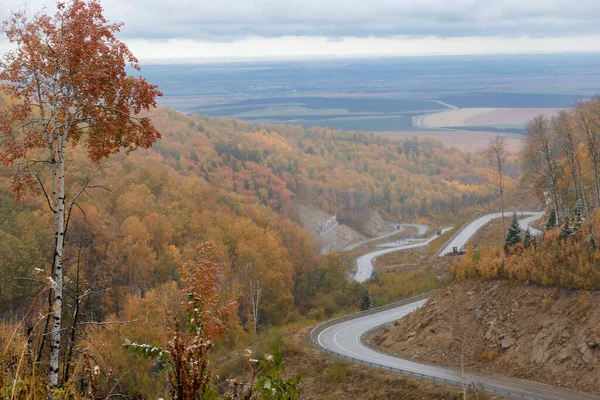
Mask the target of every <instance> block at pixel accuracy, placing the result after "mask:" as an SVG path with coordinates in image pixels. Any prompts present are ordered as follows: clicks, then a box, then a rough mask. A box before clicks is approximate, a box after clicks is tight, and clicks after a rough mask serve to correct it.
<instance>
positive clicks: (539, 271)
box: [451, 97, 600, 290]
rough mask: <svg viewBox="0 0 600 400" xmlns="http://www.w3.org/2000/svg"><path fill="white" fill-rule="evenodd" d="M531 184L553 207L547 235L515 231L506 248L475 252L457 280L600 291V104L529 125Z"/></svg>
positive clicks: (456, 272) (456, 271)
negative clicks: (599, 240) (510, 281)
mask: <svg viewBox="0 0 600 400" xmlns="http://www.w3.org/2000/svg"><path fill="white" fill-rule="evenodd" d="M521 157H522V165H524V179H526V180H528V181H531V182H532V183H533V194H534V195H536V196H537V197H538V198H539V200H540V201H542V202H543V203H544V204H545V205H546V211H547V215H548V216H547V221H546V224H545V232H544V234H543V235H541V236H540V237H533V235H531V233H530V232H519V230H518V229H517V230H514V231H513V233H512V234H511V233H510V231H509V234H508V235H507V237H506V242H505V245H504V248H501V247H492V246H485V245H482V246H480V247H479V248H477V249H475V250H474V249H470V251H468V254H467V256H466V257H464V258H463V259H462V260H460V261H459V262H457V263H456V265H455V266H454V267H453V269H452V270H451V272H452V275H453V276H455V277H457V278H461V279H462V278H474V277H478V278H484V279H494V278H509V279H514V280H518V281H522V282H523V281H525V282H535V283H538V284H541V285H548V286H560V287H568V288H577V289H587V290H598V289H599V288H600V268H599V261H600V251H599V249H598V244H597V239H596V235H597V234H598V232H600V212H599V207H600V175H599V166H600V165H599V163H600V98H598V97H595V98H593V99H592V100H589V101H586V102H583V103H580V104H579V105H578V106H577V107H576V108H575V109H574V110H572V111H570V112H566V111H565V112H561V113H560V114H559V115H558V116H557V117H555V118H552V119H547V118H545V117H543V116H539V117H537V118H535V119H533V120H532V121H531V122H530V123H529V124H528V126H527V136H526V142H525V146H524V149H523V152H522V155H521Z"/></svg>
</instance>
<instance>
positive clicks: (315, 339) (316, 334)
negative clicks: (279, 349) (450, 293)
mask: <svg viewBox="0 0 600 400" xmlns="http://www.w3.org/2000/svg"><path fill="white" fill-rule="evenodd" d="M435 292H437V290H432V291H431V292H427V293H423V294H420V295H417V296H413V297H409V298H407V299H403V300H400V301H396V302H394V303H389V304H385V305H383V306H379V307H373V308H371V309H369V310H365V311H357V312H355V313H352V314H346V315H342V316H341V317H337V318H333V319H330V320H329V321H325V322H321V323H320V324H318V325H317V326H315V327H314V328H313V329H312V330H311V331H310V340H311V342H313V343H314V344H316V345H317V346H318V345H319V342H318V337H319V334H320V333H321V332H323V331H324V330H325V329H327V328H329V327H330V326H333V325H336V324H338V323H340V322H345V321H350V320H352V319H356V318H360V317H364V316H365V315H371V314H376V313H378V312H379V311H385V310H390V309H392V308H396V307H400V306H404V305H406V304H410V303H413V302H415V301H419V300H424V299H427V298H429V297H431V296H432V295H433V294H434V293H435ZM323 348H324V347H323Z"/></svg>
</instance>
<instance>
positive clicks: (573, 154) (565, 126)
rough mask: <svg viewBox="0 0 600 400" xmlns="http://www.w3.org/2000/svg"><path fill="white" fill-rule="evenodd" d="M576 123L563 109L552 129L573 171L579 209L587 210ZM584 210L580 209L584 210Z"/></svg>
mask: <svg viewBox="0 0 600 400" xmlns="http://www.w3.org/2000/svg"><path fill="white" fill-rule="evenodd" d="M574 125H575V123H574V118H573V115H572V114H569V113H567V112H566V111H561V112H560V113H559V114H558V116H556V117H554V118H553V119H552V130H553V131H554V137H555V138H556V140H557V142H558V147H559V152H560V153H561V155H562V157H563V158H564V159H565V163H566V165H567V166H568V169H569V172H570V173H571V179H572V183H573V192H574V194H575V203H576V204H577V208H578V209H581V208H583V209H584V210H585V209H587V205H586V196H585V190H584V184H583V170H582V162H581V157H580V154H579V144H580V137H579V135H578V133H577V130H576V129H575V127H574ZM584 210H578V211H581V212H582V211H584Z"/></svg>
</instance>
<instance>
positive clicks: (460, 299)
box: [371, 281, 600, 393]
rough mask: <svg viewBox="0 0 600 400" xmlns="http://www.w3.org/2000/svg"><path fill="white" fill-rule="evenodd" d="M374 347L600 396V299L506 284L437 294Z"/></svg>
mask: <svg viewBox="0 0 600 400" xmlns="http://www.w3.org/2000/svg"><path fill="white" fill-rule="evenodd" d="M371 337H372V338H373V342H372V343H373V344H374V345H376V346H378V347H380V348H381V349H383V350H385V351H386V352H391V353H394V354H397V355H399V356H402V357H406V358H411V359H418V360H423V361H427V362H431V363H436V364H443V365H450V366H458V365H460V354H461V353H462V350H464V354H465V358H466V360H465V361H466V364H467V365H468V368H469V369H472V370H483V371H488V372H492V373H500V374H505V375H512V376H516V377H521V378H525V379H534V380H538V381H542V382H547V383H549V384H552V385H560V386H565V387H569V388H572V389H576V390H585V391H589V392H593V393H600V380H598V376H599V373H600V292H584V291H567V290H561V289H555V288H542V287H538V286H529V285H517V284H515V283H509V282H504V281H491V282H490V281H488V282H479V281H466V282H459V283H454V284H452V285H450V286H449V287H447V288H445V289H443V290H441V291H439V292H438V293H436V294H435V296H434V297H433V298H432V299H431V300H430V301H429V302H428V303H427V304H425V305H424V306H423V307H421V308H420V309H419V310H417V311H415V312H414V313H412V314H410V315H408V316H407V317H406V318H404V319H402V320H400V321H398V322H396V323H395V324H394V326H393V327H391V329H389V330H388V331H387V332H375V333H374V334H371Z"/></svg>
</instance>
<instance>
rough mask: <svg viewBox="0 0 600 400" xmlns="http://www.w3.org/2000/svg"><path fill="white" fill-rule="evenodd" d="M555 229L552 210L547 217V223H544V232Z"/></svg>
mask: <svg viewBox="0 0 600 400" xmlns="http://www.w3.org/2000/svg"><path fill="white" fill-rule="evenodd" d="M554 228H556V211H554V208H553V209H552V210H550V214H549V215H548V221H547V222H546V230H547V231H549V230H551V229H554Z"/></svg>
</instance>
